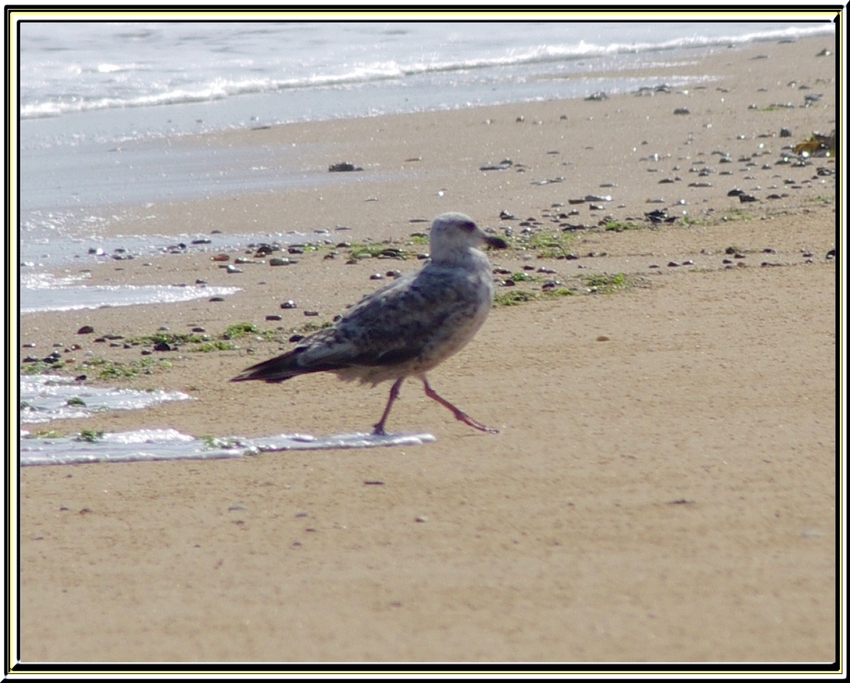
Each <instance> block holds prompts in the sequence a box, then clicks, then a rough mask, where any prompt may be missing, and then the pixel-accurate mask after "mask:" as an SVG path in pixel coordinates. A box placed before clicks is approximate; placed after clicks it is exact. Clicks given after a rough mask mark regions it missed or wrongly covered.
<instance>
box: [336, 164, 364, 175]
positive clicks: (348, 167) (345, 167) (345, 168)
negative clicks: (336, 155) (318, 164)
mask: <svg viewBox="0 0 850 683" xmlns="http://www.w3.org/2000/svg"><path fill="white" fill-rule="evenodd" d="M362 170H363V168H362V167H361V166H355V165H354V164H352V163H350V162H348V161H342V162H340V163H338V164H331V165H330V166H328V172H330V173H348V172H351V171H362Z"/></svg>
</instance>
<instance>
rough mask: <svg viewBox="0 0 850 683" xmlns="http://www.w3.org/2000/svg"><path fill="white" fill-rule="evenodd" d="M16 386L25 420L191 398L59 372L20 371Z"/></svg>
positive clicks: (65, 417) (186, 395)
mask: <svg viewBox="0 0 850 683" xmlns="http://www.w3.org/2000/svg"><path fill="white" fill-rule="evenodd" d="M19 390H20V394H19V397H20V402H21V422H22V423H29V424H34V423H40V422H50V421H51V420H62V419H69V418H82V417H89V416H90V415H92V414H93V413H96V412H102V411H104V410H137V409H140V408H147V407H148V406H152V405H155V404H157V403H162V402H164V401H186V400H189V399H190V398H191V397H190V396H189V395H188V394H184V393H182V392H179V391H161V390H152V391H137V390H134V389H117V388H114V387H101V386H90V385H87V384H82V383H80V382H76V381H74V380H73V379H72V378H70V377H63V376H61V375H24V376H22V377H21V382H20V387H19Z"/></svg>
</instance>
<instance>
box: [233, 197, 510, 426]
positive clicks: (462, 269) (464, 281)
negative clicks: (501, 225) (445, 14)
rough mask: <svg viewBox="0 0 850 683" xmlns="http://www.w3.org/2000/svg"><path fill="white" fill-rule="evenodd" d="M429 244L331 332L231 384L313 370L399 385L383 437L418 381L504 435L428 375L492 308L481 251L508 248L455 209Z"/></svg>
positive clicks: (464, 418)
mask: <svg viewBox="0 0 850 683" xmlns="http://www.w3.org/2000/svg"><path fill="white" fill-rule="evenodd" d="M430 242H431V245H430V249H431V257H430V260H429V261H427V262H426V264H425V266H424V267H423V268H421V269H420V270H419V271H417V272H415V273H410V274H408V275H405V276H402V277H399V278H397V279H396V280H395V281H394V282H392V283H390V284H389V285H387V286H386V287H383V288H381V289H379V290H377V291H375V292H372V293H371V294H368V295H366V296H365V297H364V298H363V299H361V300H360V302H359V303H357V304H356V305H354V306H352V307H351V308H350V309H348V311H347V312H346V313H345V314H344V315H343V316H342V317H341V318H340V319H339V320H338V321H337V322H336V324H334V325H333V326H332V327H329V328H326V329H323V330H319V331H318V332H314V333H313V334H311V335H310V336H308V337H305V338H304V339H302V340H301V341H300V342H299V343H298V346H296V347H295V348H294V349H292V350H291V351H288V352H287V353H284V354H283V355H281V356H277V357H275V358H272V359H270V360H267V361H263V362H262V363H257V364H256V365H252V366H251V367H249V368H247V369H246V370H244V371H243V372H242V373H241V374H239V375H237V376H236V377H234V378H233V379H232V380H231V381H232V382H242V381H245V380H264V381H266V382H283V381H284V380H287V379H289V378H290V377H295V376H296V375H305V374H307V373H311V372H333V373H336V374H337V376H338V377H339V378H340V379H342V380H345V381H351V380H355V379H357V380H360V383H361V384H369V383H371V385H372V386H373V387H374V386H376V385H377V384H379V383H380V382H385V381H387V380H394V382H393V385H392V388H391V389H390V396H389V400H388V401H387V405H386V408H384V412H383V414H382V415H381V419H380V420H379V421H378V422H377V424H375V425H374V431H373V432H372V434H373V435H376V436H384V435H386V432H385V431H384V426H385V425H386V422H387V417H389V414H390V409H391V408H392V405H393V403H394V402H395V400H396V399H397V398H398V395H399V390H400V388H401V385H402V382H404V380H405V379H407V378H408V377H416V378H418V379H420V380H421V381H422V384H423V386H424V389H425V395H426V396H428V397H429V398H432V399H434V400H435V401H437V402H438V403H439V404H440V405H442V406H445V407H446V408H448V409H449V410H450V411H452V413H453V414H454V416H455V418H457V419H458V420H460V421H461V422H463V423H465V424H467V425H469V426H470V427H473V428H475V429H478V430H480V431H483V432H490V433H498V430H497V429H494V428H492V427H487V426H486V425H483V424H481V423H480V422H478V421H477V420H474V419H473V418H471V417H470V416H469V415H467V414H466V413H465V412H463V411H462V410H460V409H459V408H457V407H456V406H454V405H453V404H452V403H450V402H449V401H447V400H446V399H444V398H443V397H442V396H440V395H439V394H438V393H437V392H436V391H434V389H433V388H431V385H430V384H429V383H428V378H427V377H426V375H425V373H426V372H428V371H429V370H431V369H433V368H435V367H436V366H437V365H439V364H440V363H441V362H443V361H444V360H445V359H446V358H448V357H449V356H451V355H453V354H455V353H457V352H458V351H460V350H461V349H462V348H463V347H464V346H466V344H467V343H469V341H470V340H471V339H472V338H473V337H474V336H475V333H476V332H477V331H478V330H479V328H480V327H481V326H482V325H483V324H484V321H485V320H486V319H487V315H488V313H489V312H490V308H491V307H492V305H493V276H492V273H491V270H490V262H489V261H488V260H487V257H486V256H485V255H484V253H483V252H481V251H480V250H479V249H478V248H477V247H479V246H481V245H488V246H490V247H493V248H495V249H505V248H506V247H507V244H506V243H505V241H504V240H503V239H501V238H499V237H494V236H492V235H488V234H486V233H485V232H484V231H483V230H481V229H480V228H479V227H478V226H477V225H476V224H475V223H474V222H473V220H472V219H471V218H470V217H469V216H467V215H465V214H462V213H454V212H453V213H444V214H441V215H440V216H437V218H435V219H434V221H433V223H432V224H431V236H430Z"/></svg>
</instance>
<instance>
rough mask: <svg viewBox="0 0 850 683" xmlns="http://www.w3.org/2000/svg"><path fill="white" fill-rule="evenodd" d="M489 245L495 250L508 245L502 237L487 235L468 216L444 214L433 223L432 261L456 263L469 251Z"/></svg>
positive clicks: (453, 213)
mask: <svg viewBox="0 0 850 683" xmlns="http://www.w3.org/2000/svg"><path fill="white" fill-rule="evenodd" d="M481 244H487V245H489V246H491V247H493V248H495V249H505V248H506V247H507V246H508V245H507V243H506V242H505V240H503V239H501V238H500V237H493V236H492V235H488V234H486V233H485V232H484V231H483V230H481V228H479V227H478V226H477V225H475V222H474V221H473V220H472V219H471V218H470V217H469V216H467V215H466V214H462V213H455V212H452V213H444V214H441V215H439V216H437V217H436V218H435V219H434V222H433V223H431V260H432V261H435V262H438V263H439V262H445V261H455V260H457V259H459V258H463V255H464V254H466V253H467V252H468V251H469V249H472V248H474V247H477V246H479V245H481Z"/></svg>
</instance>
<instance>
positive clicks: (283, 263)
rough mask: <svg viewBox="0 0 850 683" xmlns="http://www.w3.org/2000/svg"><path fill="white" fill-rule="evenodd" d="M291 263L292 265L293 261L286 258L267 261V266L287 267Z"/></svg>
mask: <svg viewBox="0 0 850 683" xmlns="http://www.w3.org/2000/svg"><path fill="white" fill-rule="evenodd" d="M292 263H294V261H292V260H291V259H288V258H273V259H269V265H270V266H288V265H290V264H292Z"/></svg>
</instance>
